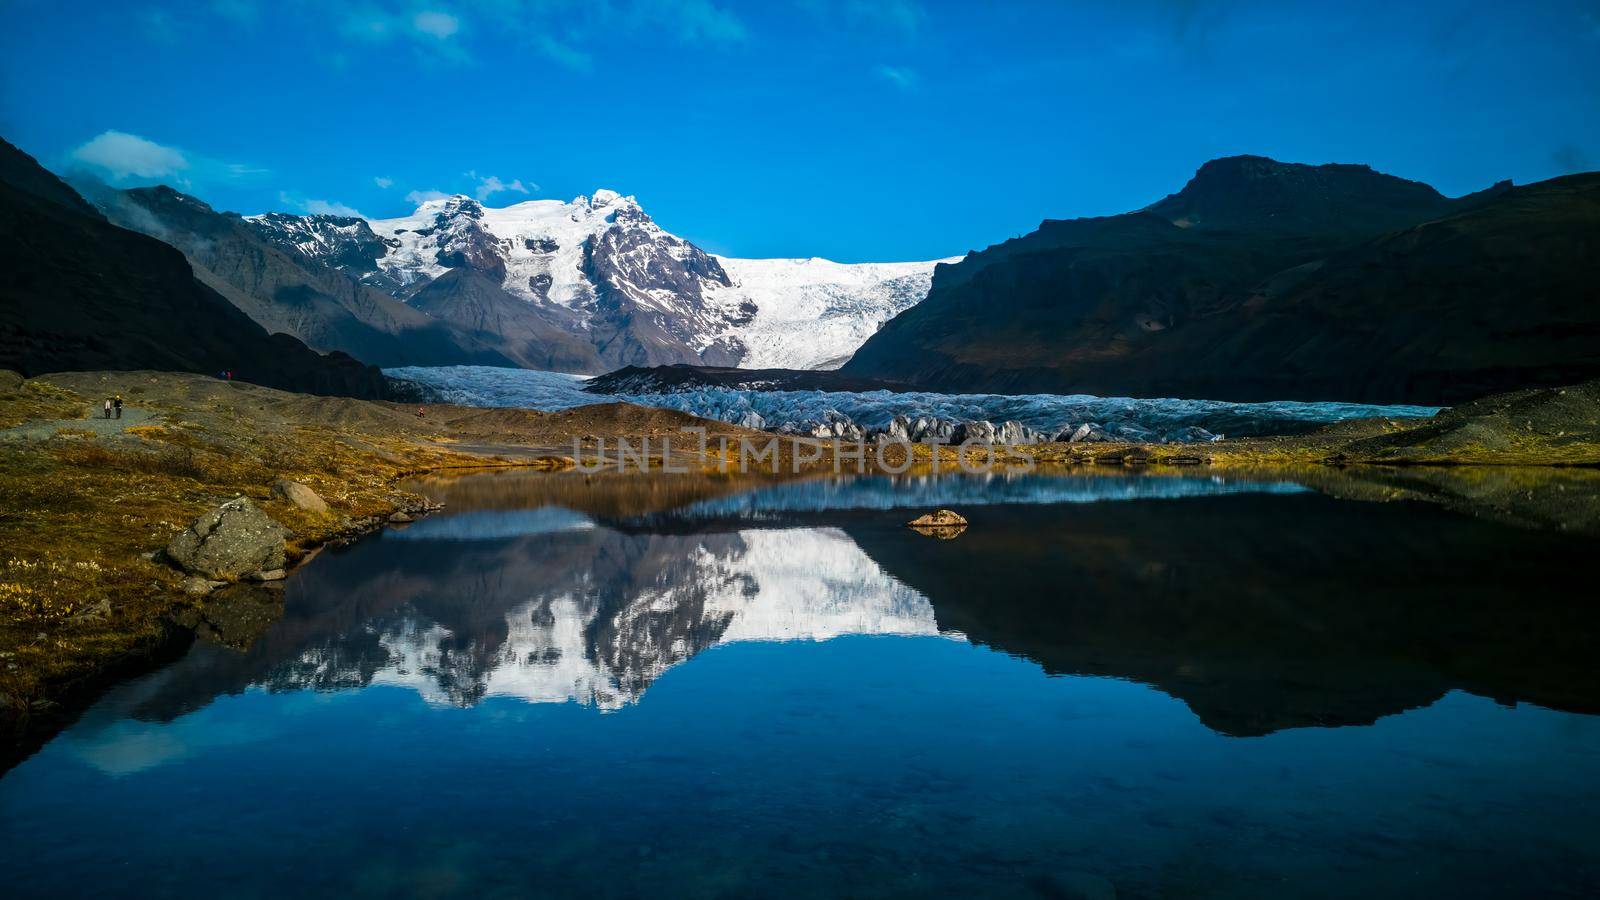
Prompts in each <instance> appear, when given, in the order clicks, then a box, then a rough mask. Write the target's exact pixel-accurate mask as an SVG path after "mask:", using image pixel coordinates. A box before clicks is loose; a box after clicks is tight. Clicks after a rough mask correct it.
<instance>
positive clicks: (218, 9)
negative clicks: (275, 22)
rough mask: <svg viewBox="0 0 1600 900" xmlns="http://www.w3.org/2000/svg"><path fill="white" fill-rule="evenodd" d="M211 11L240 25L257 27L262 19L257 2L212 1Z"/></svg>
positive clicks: (244, 0) (246, 0) (251, 0)
mask: <svg viewBox="0 0 1600 900" xmlns="http://www.w3.org/2000/svg"><path fill="white" fill-rule="evenodd" d="M211 11H212V12H214V13H216V14H217V15H219V16H221V17H223V18H224V19H231V20H233V21H234V22H237V23H238V24H240V25H255V24H256V22H257V21H259V20H260V19H261V7H260V6H258V5H257V4H256V2H255V0H211Z"/></svg>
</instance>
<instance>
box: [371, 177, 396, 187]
mask: <svg viewBox="0 0 1600 900" xmlns="http://www.w3.org/2000/svg"><path fill="white" fill-rule="evenodd" d="M372 183H373V184H375V185H377V186H378V187H380V188H383V189H384V190H386V191H387V190H388V189H389V188H392V187H394V179H393V178H385V177H383V176H382V175H379V176H378V177H376V178H374V179H372Z"/></svg>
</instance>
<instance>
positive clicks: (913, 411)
mask: <svg viewBox="0 0 1600 900" xmlns="http://www.w3.org/2000/svg"><path fill="white" fill-rule="evenodd" d="M385 372H386V373H387V374H388V375H390V376H392V377H395V378H401V379H404V380H406V381H410V382H413V383H415V384H417V385H420V386H421V387H423V388H424V389H425V390H426V391H427V392H428V393H429V394H431V395H432V396H434V397H435V398H436V399H437V400H438V401H439V402H446V403H459V404H463V405H470V406H515V407H525V408H528V409H540V410H560V409H569V408H571V407H574V406H583V405H585V404H590V403H604V402H607V401H608V400H625V401H627V402H629V403H637V404H640V405H643V406H659V407H666V408H669V409H677V410H682V411H683V412H687V413H693V414H694V415H697V416H701V417H703V418H707V419H716V420H718V421H721V422H731V423H745V424H753V423H756V422H760V423H762V425H763V426H764V427H765V428H766V429H768V430H772V431H780V432H789V433H804V434H809V433H811V432H812V431H813V430H814V429H815V428H816V427H817V426H819V425H831V424H834V423H850V424H855V425H859V426H861V427H862V428H863V429H866V430H867V431H869V432H872V431H882V430H884V429H886V428H888V426H889V423H890V421H891V420H892V419H893V418H894V417H895V416H896V415H905V416H909V417H911V418H916V417H918V416H923V417H929V418H937V419H941V420H945V421H949V422H995V423H1000V422H1008V421H1015V422H1020V423H1021V424H1023V425H1025V426H1027V427H1029V428H1032V429H1036V430H1038V431H1042V432H1047V433H1048V434H1050V435H1055V434H1057V433H1059V432H1060V431H1062V430H1064V429H1065V428H1067V427H1068V426H1072V427H1073V428H1078V427H1080V426H1082V425H1085V424H1094V425H1097V426H1099V427H1100V428H1101V429H1103V430H1104V431H1106V432H1108V433H1110V434H1113V435H1119V436H1123V437H1127V438H1129V439H1132V440H1162V439H1178V438H1180V437H1182V436H1183V435H1184V430H1185V429H1191V428H1203V429H1205V430H1206V431H1208V432H1211V433H1213V434H1217V435H1229V436H1234V437H1251V436H1259V435H1270V434H1294V433H1298V432H1304V431H1308V430H1310V429H1312V428H1315V427H1316V426H1318V425H1324V424H1327V423H1330V422H1339V421H1344V420H1346V419H1362V418H1375V417H1383V418H1419V417H1426V416H1432V415H1434V414H1435V413H1437V412H1438V411H1439V408H1438V407H1433V406H1377V405H1372V404H1365V403H1332V402H1303V401H1294V400H1279V401H1272V402H1267V403H1230V402H1226V401H1221V400H1178V399H1135V398H1131V397H1095V396H1091V395H1088V394H1021V395H1006V394H939V393H931V392H914V393H894V392H891V391H753V390H737V389H733V388H722V387H693V388H688V389H685V390H681V391H676V392H671V393H639V394H617V395H606V394H591V393H586V392H585V391H584V390H583V388H584V385H585V383H586V382H587V380H588V379H586V378H585V377H583V376H580V375H565V374H561V373H558V372H536V371H532V370H528V369H497V368H492V367H488V366H411V367H406V368H398V369H387V370H385Z"/></svg>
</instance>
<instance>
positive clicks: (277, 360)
mask: <svg viewBox="0 0 1600 900" xmlns="http://www.w3.org/2000/svg"><path fill="white" fill-rule="evenodd" d="M0 368H8V369H15V370H17V371H19V372H21V373H23V374H24V375H29V376H32V375H37V374H42V373H45V372H61V371H78V370H96V369H107V370H135V369H160V370H168V371H186V372H201V373H207V374H211V373H216V372H219V371H222V370H224V369H228V370H232V371H233V372H235V373H236V376H237V377H239V378H241V379H242V380H246V381H251V382H254V383H256V384H263V385H268V386H271V387H277V388H283V389H286V390H294V391H303V392H308V393H319V394H340V395H346V396H354V397H368V398H375V397H380V396H382V395H383V393H384V390H385V387H384V379H383V376H382V374H381V373H379V372H378V370H377V369H375V368H372V367H371V366H367V365H365V364H363V363H360V362H358V361H356V360H354V359H352V358H350V357H349V356H346V355H345V354H342V353H332V354H329V355H327V356H322V355H319V354H317V353H316V352H315V351H312V350H311V349H309V348H307V347H306V346H305V345H304V344H302V343H301V342H300V341H298V340H296V339H295V338H293V337H290V336H288V335H285V334H274V335H270V336H269V335H268V333H267V332H266V331H265V330H264V329H263V328H261V326H259V325H257V324H256V323H254V322H252V321H250V319H249V318H248V317H246V316H245V315H244V314H243V313H242V312H240V311H239V310H237V309H235V308H234V307H233V305H232V304H230V303H229V302H228V301H227V300H226V299H224V298H223V297H222V296H221V295H220V294H218V293H217V292H216V291H213V290H211V289H210V288H208V287H206V286H205V285H203V284H201V283H199V282H197V281H196V280H195V277H194V273H193V271H192V270H191V269H190V267H189V264H188V262H187V261H186V260H185V259H184V257H183V255H182V254H181V253H179V252H178V251H177V250H175V249H173V248H172V247H170V246H168V245H166V244H164V243H162V242H160V241H157V240H155V239H153V238H150V237H147V236H145V235H143V234H139V233H136V232H133V231H128V230H126V229H123V228H119V227H117V226H115V225H113V224H111V223H110V222H108V221H106V220H105V218H104V217H102V216H101V215H100V214H99V213H98V212H97V211H95V210H94V209H93V207H91V206H90V205H89V204H88V203H86V202H85V201H84V200H83V199H82V198H81V197H79V196H78V195H77V194H76V193H75V192H74V191H73V190H72V189H71V188H70V187H68V186H67V185H66V184H65V183H64V182H62V181H61V180H60V179H58V178H56V177H55V176H54V175H51V174H50V173H49V172H47V171H46V170H45V169H44V168H43V167H41V166H40V165H39V164H38V163H37V162H36V161H34V159H33V158H32V157H30V156H28V155H27V154H26V153H23V152H22V151H20V150H18V149H17V148H16V147H13V146H12V145H11V144H9V143H6V142H5V141H3V140H0Z"/></svg>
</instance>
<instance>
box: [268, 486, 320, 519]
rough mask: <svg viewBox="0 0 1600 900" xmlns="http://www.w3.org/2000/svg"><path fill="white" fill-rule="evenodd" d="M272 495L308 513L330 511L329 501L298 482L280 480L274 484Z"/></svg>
mask: <svg viewBox="0 0 1600 900" xmlns="http://www.w3.org/2000/svg"><path fill="white" fill-rule="evenodd" d="M272 493H273V494H274V495H275V496H277V497H279V498H280V499H283V500H287V501H288V502H290V503H292V504H294V505H295V506H298V507H300V508H301V509H303V510H306V511H307V512H314V513H326V512H327V511H328V503H327V501H325V500H323V499H322V497H321V495H319V494H318V493H317V492H316V491H314V490H312V489H311V488H309V487H307V486H305V485H303V484H301V483H300V482H298V481H290V480H288V479H287V478H280V479H278V480H277V481H276V482H274V483H273V485H272Z"/></svg>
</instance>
